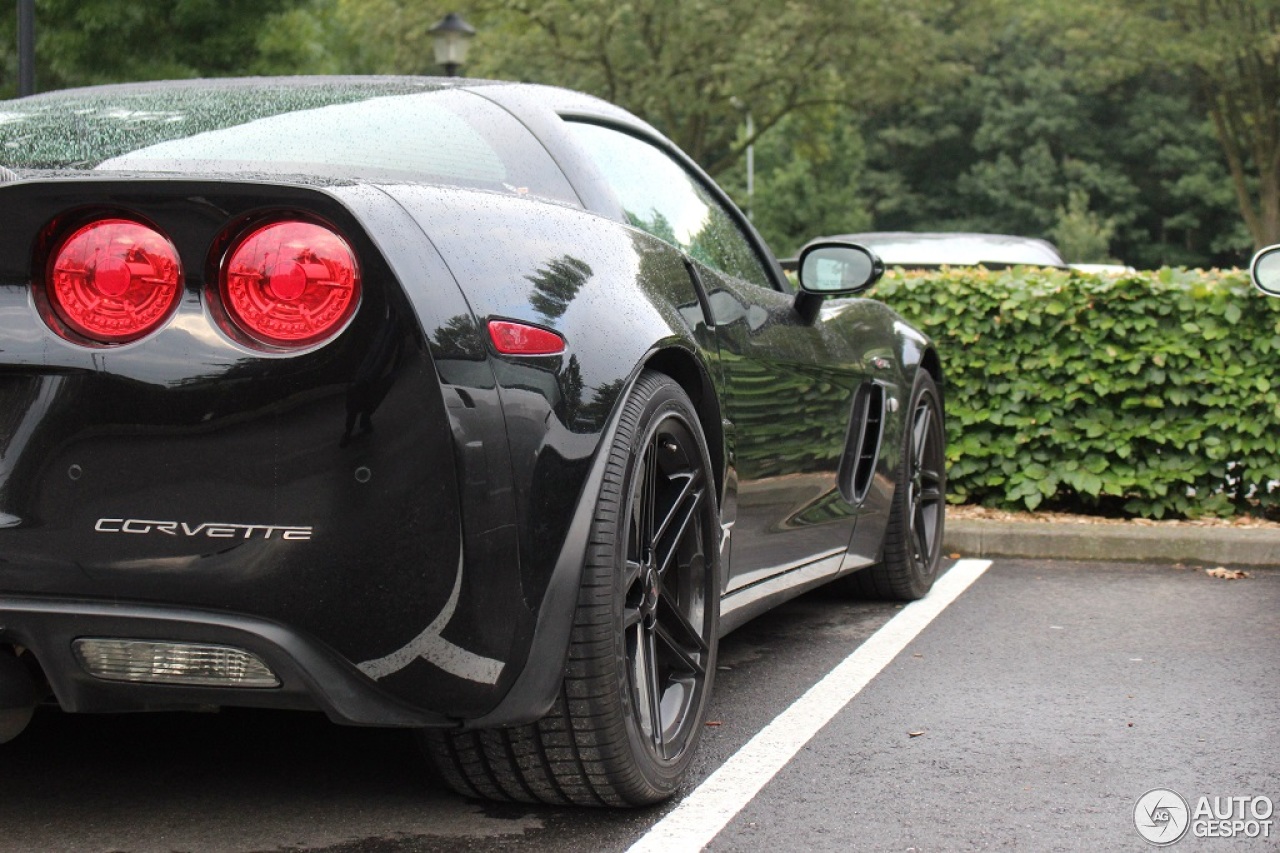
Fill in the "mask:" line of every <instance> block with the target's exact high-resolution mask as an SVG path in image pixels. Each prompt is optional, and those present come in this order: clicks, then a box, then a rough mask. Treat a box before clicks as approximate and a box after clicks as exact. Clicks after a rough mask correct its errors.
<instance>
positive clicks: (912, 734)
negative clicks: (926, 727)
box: [907, 732, 924, 737]
mask: <svg viewBox="0 0 1280 853" xmlns="http://www.w3.org/2000/svg"><path fill="white" fill-rule="evenodd" d="M922 734H924V732H907V737H920V735H922Z"/></svg>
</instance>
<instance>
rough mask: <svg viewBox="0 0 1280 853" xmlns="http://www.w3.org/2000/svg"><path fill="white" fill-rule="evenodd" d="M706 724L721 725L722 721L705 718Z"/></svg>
mask: <svg viewBox="0 0 1280 853" xmlns="http://www.w3.org/2000/svg"><path fill="white" fill-rule="evenodd" d="M707 725H708V726H719V725H723V723H721V722H720V721H719V720H707Z"/></svg>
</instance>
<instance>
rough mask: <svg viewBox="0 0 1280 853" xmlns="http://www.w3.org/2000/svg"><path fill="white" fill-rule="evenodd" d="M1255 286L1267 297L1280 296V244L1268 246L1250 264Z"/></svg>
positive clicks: (1250, 276) (1250, 275)
mask: <svg viewBox="0 0 1280 853" xmlns="http://www.w3.org/2000/svg"><path fill="white" fill-rule="evenodd" d="M1249 278H1251V279H1253V286H1254V287H1256V288H1258V290H1261V291H1262V292H1263V293H1265V294H1266V295H1267V296H1280V244H1277V245H1275V246H1268V247H1267V248H1265V249H1263V250H1262V251H1260V252H1258V254H1256V255H1254V256H1253V263H1251V264H1249Z"/></svg>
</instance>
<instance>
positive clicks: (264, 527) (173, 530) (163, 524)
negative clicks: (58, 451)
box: [93, 518, 311, 541]
mask: <svg viewBox="0 0 1280 853" xmlns="http://www.w3.org/2000/svg"><path fill="white" fill-rule="evenodd" d="M93 529H94V531H96V532H98V533H131V534H157V533H158V534H161V535H164V536H182V537H187V538H196V537H205V538H207V539H254V538H257V539H271V538H274V537H278V538H280V539H292V540H295V541H296V540H307V539H310V538H311V528H310V527H295V526H289V525H282V524H225V523H222V522H214V521H205V522H201V523H200V524H188V523H187V522H185V521H160V520H157V519H152V518H100V519H98V523H97V524H95V525H94V526H93Z"/></svg>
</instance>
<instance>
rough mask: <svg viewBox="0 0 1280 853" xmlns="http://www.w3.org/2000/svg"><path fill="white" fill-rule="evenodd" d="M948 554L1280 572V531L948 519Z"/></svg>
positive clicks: (945, 547)
mask: <svg viewBox="0 0 1280 853" xmlns="http://www.w3.org/2000/svg"><path fill="white" fill-rule="evenodd" d="M942 547H943V553H944V554H960V555H961V556H964V557H1029V558H1033V559H1042V560H1046V559H1049V560H1112V561H1121V562H1143V563H1152V562H1159V563H1202V564H1207V565H1215V566H1228V567H1235V566H1248V567H1253V568H1280V530H1274V529H1260V528H1236V527H1163V526H1155V527H1147V526H1143V525H1130V524H1075V523H1069V522H1061V523H1055V522H1043V521H1027V522H1021V521H1019V522H1007V521H975V520H959V519H947V526H946V534H945V536H944V537H943V546H942Z"/></svg>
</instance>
